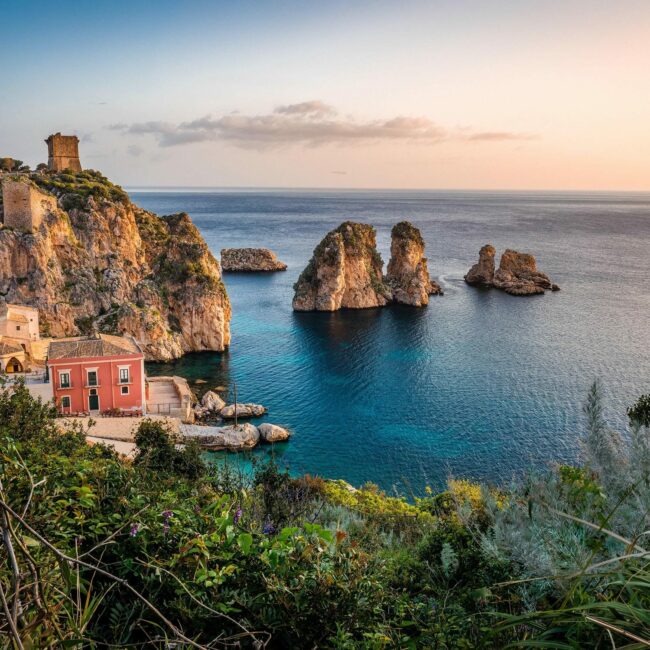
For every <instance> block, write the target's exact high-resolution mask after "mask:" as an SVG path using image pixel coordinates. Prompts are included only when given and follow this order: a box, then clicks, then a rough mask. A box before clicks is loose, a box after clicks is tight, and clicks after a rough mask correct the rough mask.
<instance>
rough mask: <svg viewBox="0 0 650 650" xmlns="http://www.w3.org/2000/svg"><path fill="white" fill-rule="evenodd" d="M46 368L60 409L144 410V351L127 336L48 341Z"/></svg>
mask: <svg viewBox="0 0 650 650" xmlns="http://www.w3.org/2000/svg"><path fill="white" fill-rule="evenodd" d="M47 368H48V372H49V377H50V382H51V383H52V390H53V393H54V403H55V404H56V406H57V408H58V409H59V411H60V412H61V413H79V412H90V413H93V412H95V413H96V412H100V411H107V410H111V409H120V410H122V411H140V412H141V413H142V414H144V413H145V410H146V401H145V375H144V354H143V353H142V350H141V349H140V346H139V345H138V344H137V343H136V341H135V339H133V338H131V337H126V336H109V335H108V334H96V335H94V336H78V337H71V338H65V339H55V340H53V341H52V342H51V343H50V346H49V352H48V358H47Z"/></svg>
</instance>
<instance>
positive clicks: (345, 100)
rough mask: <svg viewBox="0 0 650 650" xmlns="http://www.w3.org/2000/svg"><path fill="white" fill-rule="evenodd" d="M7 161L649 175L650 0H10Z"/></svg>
mask: <svg viewBox="0 0 650 650" xmlns="http://www.w3.org/2000/svg"><path fill="white" fill-rule="evenodd" d="M1 16H2V22H3V30H2V33H3V37H2V41H1V42H0V55H1V57H2V75H1V80H2V83H1V84H0V156H5V155H11V156H14V157H16V158H20V159H22V160H25V161H26V162H28V163H30V164H31V165H36V164H37V163H39V162H43V161H44V160H45V158H46V145H45V143H44V142H43V139H44V138H45V137H46V136H47V135H48V134H50V133H52V132H56V131H61V132H62V133H76V134H77V135H78V136H79V137H80V138H81V143H80V151H81V160H82V164H83V165H84V166H85V167H91V168H95V169H100V170H102V171H103V172H104V173H105V174H106V175H108V176H109V177H110V178H111V179H114V180H115V181H116V182H119V183H121V184H124V185H127V186H143V185H147V186H167V185H169V186H223V187H227V186H257V187H260V186H278V187H362V188H476V189H487V188H489V189H585V190H592V189H597V190H607V189H621V190H650V1H649V0H638V1H635V0H620V1H619V2H612V1H611V0H610V1H607V2H605V1H599V0H591V1H589V0H573V1H572V0H562V1H559V0H558V1H551V0H548V1H541V0H539V1H536V2H531V1H526V0H519V1H517V2H513V1H512V0H503V1H499V0H494V1H489V0H481V1H480V2H479V1H477V2H465V1H463V0H450V1H433V0H431V1H429V2H415V1H408V0H400V1H399V2H397V1H394V0H393V1H391V2H383V1H381V0H373V1H372V2H350V1H345V2H344V1H341V2H338V1H337V2H330V1H327V0H324V1H323V2H318V3H312V2H284V1H277V2H247V1H242V0H238V1H237V2H234V1H233V2H223V3H218V2H189V1H187V2H186V1H183V2H178V1H175V2H142V1H138V0H131V1H130V2H120V1H117V0H114V1H113V2H99V1H97V2H93V3H83V2H79V1H78V0H77V1H75V2H66V1H63V2H52V1H48V2H39V1H32V2H3V4H2V13H1Z"/></svg>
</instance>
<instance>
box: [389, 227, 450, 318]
mask: <svg viewBox="0 0 650 650" xmlns="http://www.w3.org/2000/svg"><path fill="white" fill-rule="evenodd" d="M386 283H387V284H388V286H389V287H390V288H391V291H392V296H393V301H394V302H396V303H400V304H403V305H412V306H414V307H422V306H423V305H427V304H429V296H430V295H437V294H442V293H443V291H442V289H441V288H440V285H439V284H438V283H437V282H434V281H433V280H431V278H430V277H429V269H428V267H427V258H426V257H424V239H423V238H422V234H421V233H420V231H419V230H418V229H417V228H416V227H415V226H414V225H413V224H411V223H409V222H408V221H401V222H400V223H398V224H396V225H395V226H393V229H392V231H391V245H390V261H389V262H388V268H387V272H386Z"/></svg>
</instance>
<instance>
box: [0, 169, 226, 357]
mask: <svg viewBox="0 0 650 650" xmlns="http://www.w3.org/2000/svg"><path fill="white" fill-rule="evenodd" d="M21 182H24V183H28V184H30V185H31V186H32V187H37V188H38V189H39V190H40V192H42V193H43V194H44V195H47V196H48V197H51V196H54V197H56V200H57V207H56V208H48V210H47V211H46V212H45V213H44V214H42V215H41V214H39V220H38V224H37V226H36V227H34V228H33V229H32V230H31V231H28V230H25V229H19V228H9V227H6V224H5V227H3V228H1V229H0V294H2V296H3V297H4V299H5V300H7V301H9V302H13V303H19V304H25V305H30V306H33V307H37V308H38V309H39V311H40V321H41V328H42V331H41V334H42V335H43V336H71V335H78V334H85V333H89V332H91V331H94V330H96V331H100V332H106V333H111V334H124V333H127V334H131V335H133V336H134V337H135V338H136V339H137V341H138V342H139V343H140V345H141V346H142V348H143V350H144V352H145V355H146V358H147V359H148V360H167V359H173V358H177V357H180V356H181V355H183V354H184V353H186V352H193V351H200V350H216V351H220V350H223V349H224V348H225V347H226V346H227V345H228V344H229V343H230V317H231V307H230V301H229V299H228V295H227V293H226V289H225V287H224V284H223V282H222V280H221V269H220V267H219V263H218V262H217V260H216V259H215V258H214V257H213V255H212V254H211V253H210V251H209V250H208V247H207V245H206V243H205V241H204V240H203V238H202V237H201V234H200V233H199V231H198V230H197V228H196V227H195V226H194V224H193V223H192V221H191V220H190V218H189V217H188V216H187V214H184V213H181V214H174V215H170V216H165V217H158V216H156V215H155V214H153V213H151V212H147V211H146V210H142V209H141V208H139V207H137V206H136V205H134V204H133V203H132V202H131V201H130V199H129V197H128V196H127V194H126V193H125V192H124V191H123V190H121V188H119V187H118V186H116V185H113V184H112V183H111V182H110V181H108V180H107V179H106V178H104V177H103V176H102V175H101V174H100V173H99V172H93V171H83V172H78V173H74V172H68V171H66V172H63V173H52V172H44V173H33V174H31V175H29V176H27V175H22V176H21ZM6 208H7V206H5V209H6Z"/></svg>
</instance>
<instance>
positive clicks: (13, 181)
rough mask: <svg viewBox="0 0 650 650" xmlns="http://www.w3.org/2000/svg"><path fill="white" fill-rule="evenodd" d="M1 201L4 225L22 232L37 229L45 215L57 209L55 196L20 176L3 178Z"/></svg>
mask: <svg viewBox="0 0 650 650" xmlns="http://www.w3.org/2000/svg"><path fill="white" fill-rule="evenodd" d="M2 203H3V223H4V225H5V226H6V227H7V228H15V229H16V230H21V231H23V232H34V231H35V230H38V228H39V226H40V225H41V222H42V221H43V218H44V217H45V215H46V214H48V213H50V212H54V211H55V210H56V209H57V202H56V197H55V196H52V195H51V194H46V193H45V192H42V191H41V190H39V189H38V188H37V187H36V186H35V185H33V184H32V183H30V182H29V180H28V179H26V178H24V177H20V176H9V177H7V178H5V179H3V181H2Z"/></svg>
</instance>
